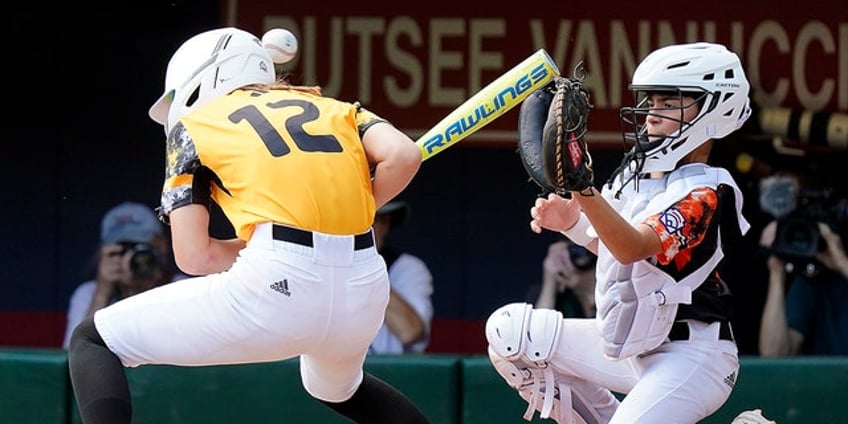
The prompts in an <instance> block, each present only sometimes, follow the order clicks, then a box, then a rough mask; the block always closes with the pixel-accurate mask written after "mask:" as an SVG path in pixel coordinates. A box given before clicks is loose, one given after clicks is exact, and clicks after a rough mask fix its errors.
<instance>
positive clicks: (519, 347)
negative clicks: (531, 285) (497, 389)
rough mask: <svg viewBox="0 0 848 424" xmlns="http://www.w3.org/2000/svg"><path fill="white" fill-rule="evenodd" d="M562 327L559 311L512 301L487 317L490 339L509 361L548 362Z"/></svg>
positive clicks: (497, 350) (496, 349) (495, 349)
mask: <svg viewBox="0 0 848 424" xmlns="http://www.w3.org/2000/svg"><path fill="white" fill-rule="evenodd" d="M561 329H562V314H561V313H560V312H559V311H556V310H553V309H534V308H533V305H530V304H529V303H510V304H507V305H504V306H502V307H500V308H498V309H496V310H495V311H494V312H493V313H492V314H491V315H490V316H489V318H488V319H487V320H486V340H487V341H488V342H489V347H490V348H491V350H492V351H494V353H495V354H496V355H498V356H500V357H502V358H504V359H506V360H508V361H515V360H518V359H523V360H525V361H527V362H530V363H537V364H539V363H546V362H547V361H548V360H549V359H550V358H551V356H553V353H554V350H555V349H556V346H557V343H558V342H559V336H560V331H561Z"/></svg>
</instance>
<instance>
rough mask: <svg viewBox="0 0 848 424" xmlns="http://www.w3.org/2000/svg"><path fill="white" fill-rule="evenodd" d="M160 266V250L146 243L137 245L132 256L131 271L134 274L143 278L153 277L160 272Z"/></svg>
mask: <svg viewBox="0 0 848 424" xmlns="http://www.w3.org/2000/svg"><path fill="white" fill-rule="evenodd" d="M160 266H161V262H160V260H159V251H158V250H156V249H155V248H154V247H153V246H151V245H149V244H146V243H140V244H137V245H135V247H134V248H133V252H132V256H130V271H132V273H133V275H135V276H137V277H143V278H149V277H153V276H155V275H156V274H157V273H158V272H159V269H160Z"/></svg>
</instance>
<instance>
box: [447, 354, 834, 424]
mask: <svg viewBox="0 0 848 424" xmlns="http://www.w3.org/2000/svg"><path fill="white" fill-rule="evenodd" d="M462 370H463V375H462V382H463V390H462V392H463V400H462V423H463V424H484V423H488V424H491V423H519V422H523V421H522V420H521V416H522V415H523V414H524V411H525V409H526V408H527V404H526V403H525V402H524V401H523V400H522V399H521V398H520V397H519V396H518V394H517V393H516V392H515V391H513V390H511V389H509V388H508V387H507V385H506V383H505V382H504V381H503V379H502V378H501V377H500V376H499V375H498V374H497V372H496V371H495V370H494V368H493V367H492V366H491V364H490V363H489V360H488V358H486V357H471V358H465V359H463V361H462ZM846 399H848V358H831V357H797V358H776V359H766V358H759V357H743V358H741V359H740V371H739V378H738V380H737V383H736V387H735V388H734V390H733V393H732V394H731V395H730V398H729V399H728V400H727V403H725V404H724V406H723V407H722V408H721V409H719V410H718V411H716V413H714V414H713V415H712V416H710V417H708V418H706V419H704V420H702V421H701V423H700V424H730V422H731V421H732V420H733V417H735V416H736V415H737V414H739V413H740V412H742V411H745V410H749V409H754V408H760V409H762V410H763V413H764V415H765V416H766V417H768V418H770V419H772V420H775V421H777V423H778V424H844V423H848V408H846ZM538 416H539V414H538V413H536V414H535V417H534V420H533V421H531V422H532V423H553V421H552V420H542V419H540V418H538Z"/></svg>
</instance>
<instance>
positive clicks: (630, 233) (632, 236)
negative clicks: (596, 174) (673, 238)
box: [573, 188, 661, 264]
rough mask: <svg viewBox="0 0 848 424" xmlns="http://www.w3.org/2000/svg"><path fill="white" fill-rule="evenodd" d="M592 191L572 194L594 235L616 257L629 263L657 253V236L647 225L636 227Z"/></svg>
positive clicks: (621, 261)
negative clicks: (590, 224)
mask: <svg viewBox="0 0 848 424" xmlns="http://www.w3.org/2000/svg"><path fill="white" fill-rule="evenodd" d="M592 194H593V195H592V196H583V195H580V194H578V193H573V196H574V198H575V199H577V202H578V203H579V204H580V208H581V209H582V210H583V213H584V214H585V215H586V217H587V218H588V219H589V222H591V223H592V227H593V228H594V229H595V232H596V233H597V234H598V238H600V239H601V240H602V241H603V243H604V245H605V246H606V247H607V249H609V251H610V253H612V255H613V257H615V259H616V261H618V262H620V263H623V264H629V263H633V262H635V261H638V260H642V259H645V258H648V257H651V256H653V255H656V254H657V253H659V251H660V249H661V246H660V241H659V237H657V236H656V234H654V233H653V231H652V230H651V231H648V227H647V226H644V227H646V228H645V231H644V232H642V231H639V229H637V228H636V227H634V226H632V225H630V223H629V222H627V221H626V220H625V219H624V218H622V216H621V215H620V214H619V213H618V211H616V210H615V209H613V208H612V206H610V204H609V203H607V201H606V199H604V198H603V197H601V194H600V193H599V192H598V191H597V190H595V189H594V188H592ZM640 227H642V226H641V225H640Z"/></svg>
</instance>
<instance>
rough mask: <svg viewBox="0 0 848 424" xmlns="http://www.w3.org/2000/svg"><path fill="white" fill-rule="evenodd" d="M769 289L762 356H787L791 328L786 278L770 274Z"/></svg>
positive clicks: (772, 272) (764, 311)
mask: <svg viewBox="0 0 848 424" xmlns="http://www.w3.org/2000/svg"><path fill="white" fill-rule="evenodd" d="M769 274H770V275H769V288H768V294H767V295H766V302H765V306H764V307H763V316H762V320H761V321H760V342H759V347H760V355H762V356H785V355H788V354H789V353H790V346H789V326H788V324H787V322H786V300H785V294H784V292H785V288H784V287H785V278H786V277H785V276H784V274H783V272H782V271H777V270H772V271H770V272H769Z"/></svg>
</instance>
